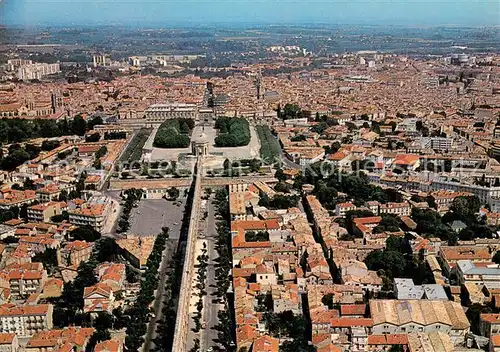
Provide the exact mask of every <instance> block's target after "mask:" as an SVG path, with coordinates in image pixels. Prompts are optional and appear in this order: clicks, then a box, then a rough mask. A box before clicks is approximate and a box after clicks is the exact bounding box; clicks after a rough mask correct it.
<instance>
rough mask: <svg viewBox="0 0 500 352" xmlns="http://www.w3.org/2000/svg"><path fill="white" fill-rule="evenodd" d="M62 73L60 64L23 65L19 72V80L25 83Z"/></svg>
mask: <svg viewBox="0 0 500 352" xmlns="http://www.w3.org/2000/svg"><path fill="white" fill-rule="evenodd" d="M59 72H61V66H60V65H59V63H55V64H40V63H37V64H29V65H22V66H20V67H19V69H18V70H17V78H18V79H20V80H23V81H29V80H33V79H42V78H43V77H45V76H48V75H53V74H55V73H59Z"/></svg>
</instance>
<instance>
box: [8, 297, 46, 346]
mask: <svg viewBox="0 0 500 352" xmlns="http://www.w3.org/2000/svg"><path fill="white" fill-rule="evenodd" d="M53 310H54V307H53V306H52V304H38V305H29V306H17V305H15V304H11V303H9V304H2V305H0V333H14V334H16V336H17V337H18V338H23V337H24V338H26V337H31V336H33V335H34V334H35V333H37V332H40V331H43V330H49V329H52V326H53V325H52V312H53Z"/></svg>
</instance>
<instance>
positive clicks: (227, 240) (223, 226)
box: [214, 189, 235, 352]
mask: <svg viewBox="0 0 500 352" xmlns="http://www.w3.org/2000/svg"><path fill="white" fill-rule="evenodd" d="M228 198H229V193H228V191H227V190H226V189H219V190H217V191H216V192H215V199H214V204H215V209H216V213H217V215H218V216H220V217H221V218H222V220H220V221H218V222H217V240H216V243H215V249H216V251H217V253H218V255H219V256H218V258H217V259H216V260H215V261H216V264H215V279H216V281H217V291H216V293H215V295H216V297H215V299H214V300H215V301H216V302H219V303H222V304H224V306H225V309H224V310H220V311H219V312H218V313H217V316H218V319H219V323H218V324H217V325H216V326H215V327H214V329H215V330H216V331H217V341H215V342H217V343H218V345H219V346H218V347H217V350H219V351H229V352H233V351H235V347H234V340H233V326H234V324H233V317H232V315H231V310H230V309H229V301H228V299H227V291H228V289H229V287H230V285H231V281H232V277H231V275H230V273H231V268H232V259H231V258H232V255H231V231H230V227H229V226H230V224H229V221H228V218H229V205H228V203H229V202H228Z"/></svg>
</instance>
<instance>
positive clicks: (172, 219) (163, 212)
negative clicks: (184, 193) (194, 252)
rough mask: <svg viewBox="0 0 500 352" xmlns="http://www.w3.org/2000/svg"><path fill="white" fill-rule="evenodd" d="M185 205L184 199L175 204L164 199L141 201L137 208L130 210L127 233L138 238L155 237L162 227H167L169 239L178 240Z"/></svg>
mask: <svg viewBox="0 0 500 352" xmlns="http://www.w3.org/2000/svg"><path fill="white" fill-rule="evenodd" d="M176 204H179V205H176ZM185 204H186V199H185V198H180V199H179V200H178V201H176V202H171V201H168V200H165V199H143V200H141V201H140V202H139V205H138V207H137V208H133V209H132V212H131V215H130V225H131V226H130V229H129V231H128V233H130V234H132V235H139V236H146V235H156V234H158V233H160V231H161V228H162V227H164V226H167V227H169V228H170V238H171V239H178V238H179V235H180V229H181V222H182V216H183V211H184V207H185Z"/></svg>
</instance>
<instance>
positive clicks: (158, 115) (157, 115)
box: [144, 103, 198, 125]
mask: <svg viewBox="0 0 500 352" xmlns="http://www.w3.org/2000/svg"><path fill="white" fill-rule="evenodd" d="M144 118H145V119H146V123H147V124H151V125H154V124H161V123H162V122H163V121H165V120H169V119H179V118H185V119H193V120H197V119H198V106H197V105H196V104H185V103H175V104H155V105H151V106H150V107H149V108H147V109H146V111H145V112H144Z"/></svg>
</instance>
